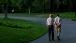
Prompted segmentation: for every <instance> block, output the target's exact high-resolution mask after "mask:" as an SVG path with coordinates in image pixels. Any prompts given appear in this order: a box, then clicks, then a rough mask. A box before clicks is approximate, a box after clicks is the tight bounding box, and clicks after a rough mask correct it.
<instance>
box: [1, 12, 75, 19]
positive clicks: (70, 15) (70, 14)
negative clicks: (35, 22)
mask: <svg viewBox="0 0 76 43" xmlns="http://www.w3.org/2000/svg"><path fill="white" fill-rule="evenodd" d="M49 14H53V17H54V18H55V17H56V14H58V13H31V14H30V15H29V14H28V13H9V14H8V16H24V17H40V18H47V17H48V16H49ZM59 14H60V17H61V18H74V17H75V15H74V12H62V13H60V12H59ZM0 16H4V14H0Z"/></svg>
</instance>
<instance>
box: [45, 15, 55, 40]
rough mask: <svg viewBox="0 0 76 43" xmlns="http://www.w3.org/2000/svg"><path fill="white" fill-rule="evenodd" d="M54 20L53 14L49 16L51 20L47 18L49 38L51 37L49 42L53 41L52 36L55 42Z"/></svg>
mask: <svg viewBox="0 0 76 43" xmlns="http://www.w3.org/2000/svg"><path fill="white" fill-rule="evenodd" d="M53 22H54V20H53V18H52V14H50V15H49V18H47V21H46V24H47V27H48V36H49V41H51V39H50V38H51V35H52V40H54V27H53Z"/></svg>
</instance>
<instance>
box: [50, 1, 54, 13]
mask: <svg viewBox="0 0 76 43" xmlns="http://www.w3.org/2000/svg"><path fill="white" fill-rule="evenodd" d="M50 12H53V0H50Z"/></svg>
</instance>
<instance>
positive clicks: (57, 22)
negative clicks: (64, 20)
mask: <svg viewBox="0 0 76 43" xmlns="http://www.w3.org/2000/svg"><path fill="white" fill-rule="evenodd" d="M54 24H55V28H56V32H57V38H58V40H60V32H61V18H60V17H59V14H57V17H56V18H55V20H54Z"/></svg>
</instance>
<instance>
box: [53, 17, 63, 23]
mask: <svg viewBox="0 0 76 43" xmlns="http://www.w3.org/2000/svg"><path fill="white" fill-rule="evenodd" d="M54 24H61V18H60V17H58V16H57V17H56V18H55V19H54Z"/></svg>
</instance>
